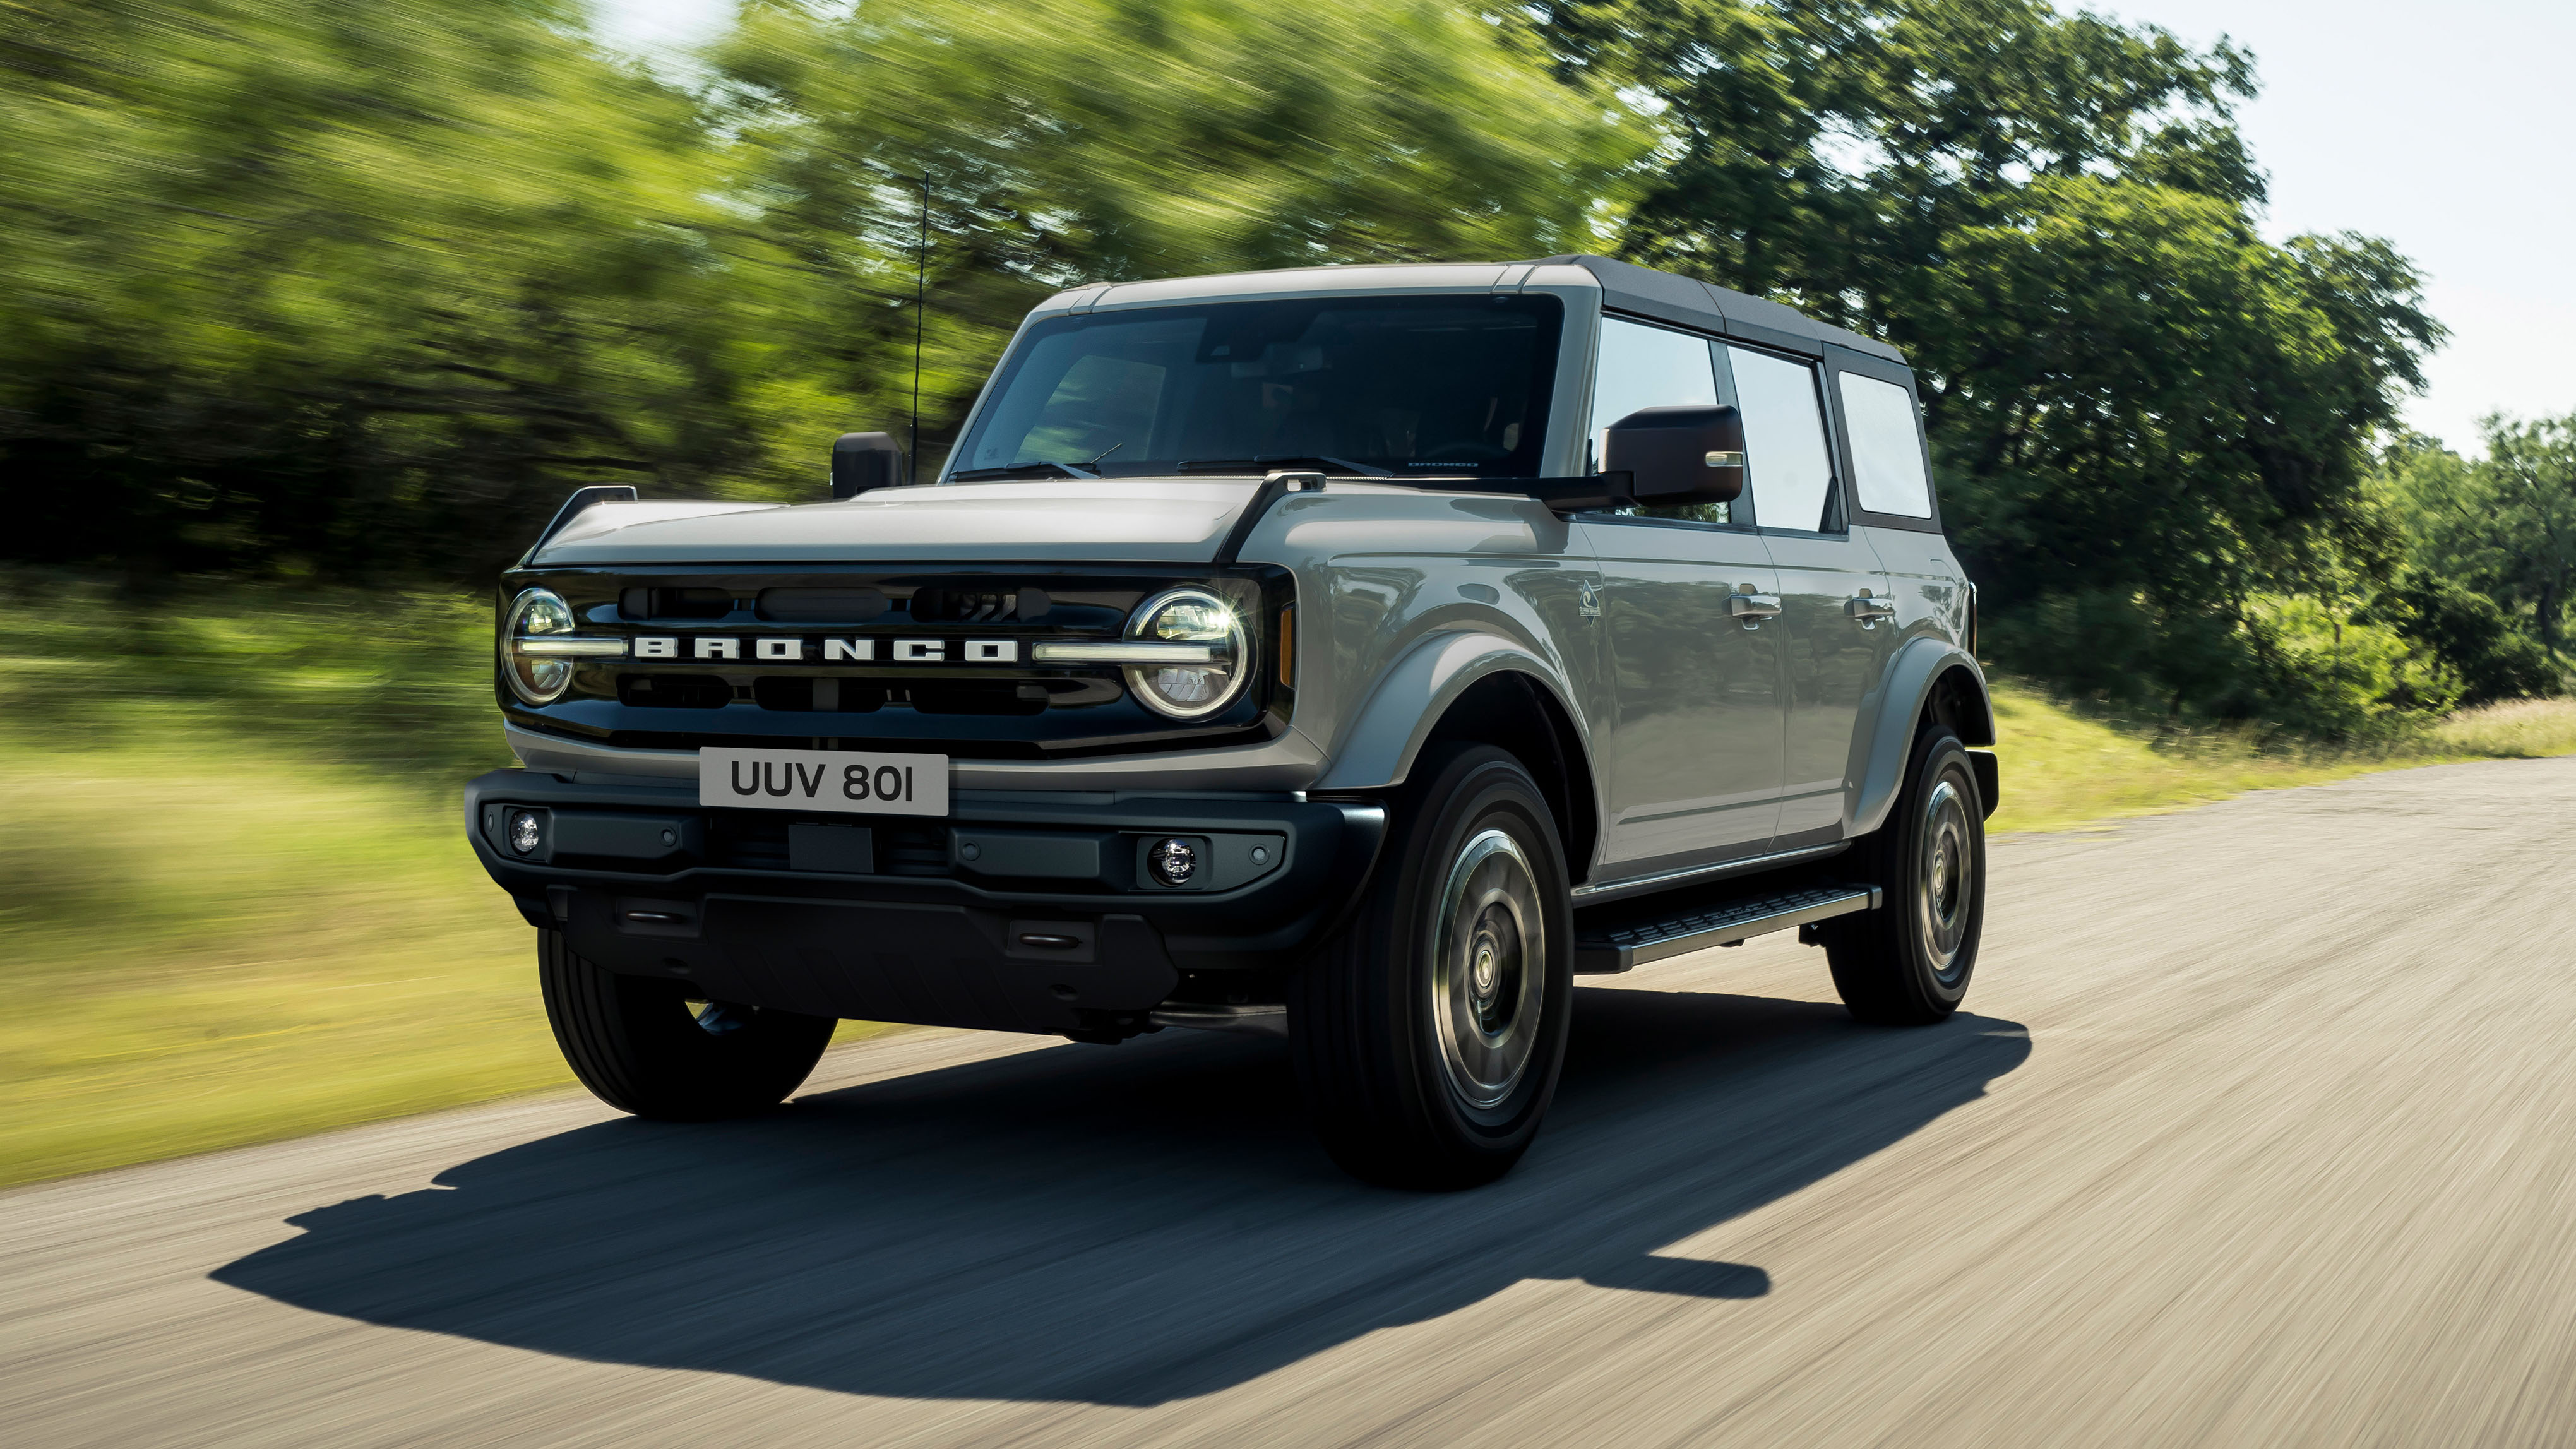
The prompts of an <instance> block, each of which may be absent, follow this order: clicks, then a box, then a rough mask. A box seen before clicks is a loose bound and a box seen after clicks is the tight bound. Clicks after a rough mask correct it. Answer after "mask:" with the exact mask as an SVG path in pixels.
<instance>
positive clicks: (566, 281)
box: [0, 0, 1643, 578]
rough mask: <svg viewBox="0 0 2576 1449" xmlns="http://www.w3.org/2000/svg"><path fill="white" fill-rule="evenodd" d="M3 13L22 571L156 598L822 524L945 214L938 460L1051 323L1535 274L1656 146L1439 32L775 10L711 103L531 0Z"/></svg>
mask: <svg viewBox="0 0 2576 1449" xmlns="http://www.w3.org/2000/svg"><path fill="white" fill-rule="evenodd" d="M5 13H6V15H7V27H6V34H7V38H6V39H5V40H4V41H0V134H6V135H7V136H9V138H10V145H9V146H8V147H7V148H6V149H5V152H0V254H5V255H6V256H7V257H8V258H9V261H8V276H7V286H6V289H5V292H0V450H5V452H0V466H5V470H6V480H7V481H6V483H5V484H0V487H5V490H6V491H5V504H6V506H7V507H8V508H9V509H10V511H11V513H12V515H13V520H14V521H15V522H16V523H17V524H18V528H17V529H16V530H15V531H14V532H13V536H12V540H11V543H10V545H9V552H11V553H12V554H15V555H17V556H19V557H22V558H32V559H38V560H47V561H114V562H117V563H119V564H122V565H124V566H126V567H127V568H129V569H130V570H132V571H133V572H134V573H135V574H136V575H137V576H138V577H144V578H149V577H152V576H156V575H159V574H163V573H166V572H170V571H196V570H202V569H208V568H219V567H236V568H241V567H249V568H260V569H268V570H277V569H289V570H292V569H297V568H309V569H321V570H324V571H327V572H331V573H335V574H339V575H343V576H367V577H387V576H394V577H403V576H419V575H424V574H426V575H435V576H441V577H448V578H456V577H471V576H474V575H477V574H481V573H488V571H490V570H491V569H493V568H494V567H496V566H497V565H499V564H501V563H504V562H506V561H507V559H508V558H509V556H510V555H511V554H512V553H513V552H515V548H514V545H516V544H519V543H521V542H523V541H524V540H525V539H526V538H527V537H528V536H529V535H530V534H531V533H532V532H533V531H534V530H535V528H536V527H537V526H538V525H539V524H540V523H542V521H543V520H544V518H545V516H546V515H547V513H548V512H549V511H550V510H551V509H552V507H553V506H554V505H555V504H557V503H558V502H559V501H560V500H561V497H562V495H563V493H564V492H565V491H566V490H567V489H568V488H570V487H573V486H577V485H580V484H584V483H594V482H634V483H637V484H640V485H643V486H645V487H647V488H648V489H649V490H650V491H653V492H656V493H664V494H667V493H672V492H680V493H710V492H714V493H725V492H748V493H753V494H767V495H778V494H782V493H783V494H787V495H790V496H792V495H794V494H796V493H799V492H804V491H807V490H814V491H819V489H820V479H821V476H822V472H823V464H824V460H825V457H826V450H827V449H828V447H829V445H830V440H831V438H832V437H833V436H834V435H836V434H838V433H840V432H842V431H844V430H846V429H851V428H862V427H876V426H885V425H888V424H891V423H893V422H894V421H895V420H896V419H897V418H898V417H899V416H901V415H902V413H903V412H904V411H906V410H907V409H908V408H909V406H910V382H911V377H910V370H911V359H912V343H913V330H914V323H915V317H914V312H913V309H912V307H911V306H910V305H909V304H910V302H911V300H912V296H913V292H914V283H915V277H914V269H915V262H916V256H915V251H916V243H917V236H916V233H915V227H916V224H917V216H918V213H919V208H920V204H921V191H920V182H921V181H922V180H923V179H926V180H927V182H928V185H929V192H930V217H929V221H930V230H931V233H932V235H931V246H930V257H929V272H930V274H931V275H930V277H929V281H930V282H931V284H932V285H931V287H930V292H931V294H932V297H933V305H932V306H931V307H930V308H928V309H926V310H927V311H928V313H929V314H930V315H929V317H928V318H927V319H926V321H927V323H928V325H927V326H926V327H925V329H924V330H925V333H926V336H925V338H924V342H925V344H926V350H927V361H928V364H929V366H928V368H927V371H926V375H925V377H924V379H923V382H924V393H925V395H924V398H923V403H924V406H925V408H926V410H927V411H928V412H929V413H930V415H931V417H930V421H931V423H932V427H933V430H934V432H937V431H939V430H941V429H944V427H945V426H946V425H947V424H948V423H949V422H950V421H952V420H953V418H954V417H955V415H956V414H957V413H958V412H960V411H962V409H963V406H964V404H965V403H966V401H968V400H969V399H971V397H972V395H973V392H974V389H975V387H976V385H977V383H978V382H979V381H980V379H981V375H982V372H983V371H984V369H985V367H986V366H987V365H988V364H989V363H990V361H991V360H992V358H993V357H994V356H995V355H996V354H997V353H998V351H999V349H1000V346H1001V344H1002V343H1003V342H1004V341H1005V340H1007V338H1008V337H1009V335H1010V332H1011V329H1012V328H1013V327H1014V326H1015V325H1016V323H1017V320H1018V317H1019V314H1020V313H1021V312H1022V311H1024V310H1025V309H1026V308H1027V306H1029V305H1030V304H1031V303H1032V302H1034V301H1035V300H1037V299H1038V298H1040V297H1042V296H1044V295H1045V294H1046V293H1047V292H1048V291H1050V290H1052V289H1054V288H1056V287H1058V286H1060V285H1063V284H1067V283H1070V282H1073V281H1076V280H1081V279H1086V278H1094V277H1132V276H1138V275H1145V274H1150V273H1156V272H1162V273H1169V272H1190V271H1205V270H1211V269H1221V268H1226V267H1236V268H1241V267H1263V266H1283V265H1295V264H1300V263H1315V262H1334V261H1363V260H1385V259H1392V258H1415V257H1427V256H1445V255H1473V254H1484V255H1505V254H1512V253H1520V252H1532V251H1539V252H1544V251H1548V250H1552V249H1556V248H1559V247H1562V246H1567V245H1572V244H1574V243H1575V242H1576V241H1578V240H1580V239H1582V238H1584V237H1587V236H1588V235H1589V232H1588V231H1587V230H1586V228H1587V227H1588V225H1589V221H1590V218H1591V215H1592V212H1591V208H1592V206H1593V204H1594V199H1595V198H1596V197H1598V196H1599V195H1600V194H1601V193H1602V191H1603V188H1604V187H1605V186H1606V185H1607V183H1608V182H1609V180H1610V178H1611V175H1612V173H1613V172H1614V171H1615V170H1616V169H1617V168H1618V166H1619V165H1620V163H1622V162H1623V161H1624V160H1625V159H1626V157H1627V156H1628V154H1630V152H1631V151H1633V150H1634V149H1635V147H1637V146H1639V145H1642V144H1643V136H1642V132H1641V131H1639V130H1638V128H1637V127H1635V126H1634V125H1629V126H1627V127H1626V128H1625V129H1623V128H1622V124H1621V121H1622V118H1621V117H1620V116H1619V115H1618V114H1617V113H1616V112H1615V109H1613V108H1605V107H1604V106H1603V105H1602V104H1601V103H1600V102H1598V101H1597V100H1593V99H1588V98H1586V97H1584V96H1582V95H1581V94H1579V93H1577V92H1575V91H1572V90H1569V89H1568V88H1566V87H1564V86H1561V85H1557V84H1555V83H1553V82H1551V81H1550V80H1549V79H1548V77H1547V76H1545V75H1544V74H1543V73H1541V72H1540V71H1539V70H1538V69H1537V68H1536V67H1534V66H1531V65H1528V64H1525V63H1522V62H1520V61H1518V60H1517V59H1515V57H1514V56H1513V55H1512V54H1511V53H1510V52H1509V51H1508V50H1507V49H1505V48H1504V47H1503V46H1501V45H1499V44H1498V43H1497V42H1496V39H1495V36H1494V33H1493V31H1492V29H1491V27H1488V26H1486V25H1484V24H1483V23H1482V22H1479V21H1477V20H1475V19H1474V18H1472V17H1471V16H1469V15H1467V14H1465V13H1464V12H1461V11H1458V10H1456V9H1454V8H1451V7H1449V6H1447V5H1445V4H1439V3H1431V0H1416V3H1408V4H1395V5H1380V4H1375V3H1368V4H1363V3H1359V0H1329V3H1318V4H1310V5H1306V6H1302V7H1297V8H1296V9H1294V10H1290V11H1283V10H1280V9H1278V8H1277V7H1264V6H1256V5H1251V4H1242V3H1229V0H1162V3H1145V4H1122V5H1111V4H1085V3H1064V0H1057V3H1047V4H1038V5H1031V6H1027V7H1012V8H1007V9H1005V8H998V7H987V6H982V5H974V4H922V5H914V6H910V7H886V8H885V9H884V13H883V17H882V18H880V13H879V7H876V6H869V7H866V8H865V10H864V11H863V13H862V14H860V15H859V16H858V17H856V18H852V17H851V16H849V15H848V14H847V13H845V12H836V13H835V15H832V16H827V14H826V13H825V12H823V11H819V10H817V11H808V10H804V9H798V8H792V7H785V6H770V7H755V8H754V9H753V10H751V11H750V12H749V13H748V14H747V15H746V17H745V20H744V23H743V25H742V27H741V29H740V32H739V33H738V34H737V35H735V36H734V37H733V38H732V39H731V40H730V41H729V42H728V43H727V45H726V47H725V48H724V50H723V52H722V54H721V56H720V57H719V62H720V68H719V72H718V74H719V83H718V84H716V85H714V86H713V87H712V88H711V91H710V93H709V94H708V95H707V96H705V97H702V98H701V97H692V96H689V95H686V94H682V93H681V92H679V91H677V90H675V89H673V88H672V87H670V86H669V85H667V84H665V83H663V82H661V81H658V80H656V79H654V78H653V77H652V76H650V75H648V74H646V73H644V72H643V71H641V70H640V69H637V68H634V67H631V66H628V65H625V64H623V63H620V62H618V61H616V60H614V59H613V58H610V57H608V56H606V55H604V54H602V53H601V52H599V51H597V50H596V49H594V48H593V47H592V46H591V45H590V44H589V43H588V42H587V41H585V40H584V39H583V37H582V35H581V33H580V30H579V20H580V17H579V14H578V12H577V11H575V10H573V9H571V8H569V6H568V5H557V4H551V3H544V0H513V3H498V0H384V3H377V4H371V5H366V6H359V7H351V6H344V5H337V4H331V3H325V0H6V11H5ZM1109 78H1114V80H1115V82H1116V83H1104V80H1105V79H1109ZM1503 116H1508V117H1510V118H1511V120H1510V124H1508V125H1499V126H1498V125H1494V124H1491V123H1492V122H1493V121H1494V119H1495V118H1497V117H1503Z"/></svg>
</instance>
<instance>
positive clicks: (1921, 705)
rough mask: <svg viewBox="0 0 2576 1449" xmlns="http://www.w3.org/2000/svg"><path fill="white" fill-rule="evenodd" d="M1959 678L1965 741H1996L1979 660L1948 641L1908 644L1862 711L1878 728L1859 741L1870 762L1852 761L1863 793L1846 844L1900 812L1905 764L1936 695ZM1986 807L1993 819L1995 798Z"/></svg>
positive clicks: (1959, 723)
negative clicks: (1898, 803)
mask: <svg viewBox="0 0 2576 1449" xmlns="http://www.w3.org/2000/svg"><path fill="white" fill-rule="evenodd" d="M1953 676H1964V678H1962V679H1961V680H1960V683H1959V688H1960V698H1959V700H1958V704H1959V706H1960V707H1961V713H1960V717H1959V718H1958V719H1957V720H1956V722H1955V727H1956V728H1957V729H1958V731H1959V739H1960V742H1961V743H1962V744H1970V745H1992V744H1993V743H1994V742H1995V709H1994V703H1993V701H1992V699H1991V697H1990V696H1989V695H1988V693H1987V691H1986V674H1985V671H1984V670H1982V669H1979V668H1978V667H1977V661H1976V660H1975V659H1974V658H1973V657H1971V656H1970V655H1969V654H1968V653H1967V652H1966V651H1965V650H1963V649H1961V648H1959V647H1958V646H1957V645H1955V644H1952V643H1950V642H1949V641H1948V640H1945V639H1936V638H1932V637H1929V636H1925V637H1921V638H1917V639H1915V640H1913V641H1912V642H1910V643H1908V644H1906V645H1905V646H1904V647H1903V648H1901V649H1899V650H1897V652H1896V657H1895V658H1894V659H1892V660H1889V661H1888V666H1887V673H1886V674H1885V676H1883V677H1884V678H1885V680H1886V681H1887V682H1886V683H1885V684H1884V685H1883V686H1881V687H1880V689H1879V691H1878V693H1877V695H1876V696H1875V697H1874V698H1872V699H1871V700H1868V701H1865V702H1864V703H1863V705H1862V707H1861V709H1862V714H1863V715H1864V716H1865V717H1867V718H1868V719H1869V720H1870V721H1871V723H1872V726H1873V727H1872V728H1871V729H1869V730H1868V731H1866V732H1865V733H1863V734H1861V735H1859V736H1858V737H1857V739H1856V741H1855V743H1856V744H1858V743H1859V742H1861V741H1865V742H1866V744H1865V746H1864V747H1865V748H1866V749H1867V750H1868V757H1867V758H1866V759H1855V760H1854V761H1853V762H1852V768H1853V770H1854V775H1855V778H1857V779H1858V780H1859V781H1860V789H1859V790H1857V791H1855V792H1854V793H1853V795H1852V804H1851V817H1850V818H1849V819H1848V820H1846V821H1845V822H1844V823H1843V835H1844V838H1845V839H1855V838H1858V837H1860V836H1863V835H1866V834H1868V833H1869V832H1871V831H1873V830H1876V829H1877V828H1878V827H1879V826H1880V825H1881V824H1883V823H1885V822H1886V820H1887V812H1888V811H1889V810H1891V809H1893V808H1894V807H1895V804H1896V796H1897V792H1898V791H1900V790H1902V789H1903V788H1904V787H1905V764H1906V761H1907V760H1908V759H1910V758H1912V756H1913V753H1914V734H1915V731H1916V729H1918V728H1919V727H1920V726H1921V725H1922V723H1923V720H1924V717H1925V712H1926V710H1927V709H1928V708H1929V707H1930V706H1931V704H1932V701H1933V694H1934V692H1935V691H1936V690H1938V689H1940V688H1941V687H1942V682H1943V681H1944V680H1946V679H1950V678H1952V677H1953ZM1984 773H1985V772H1983V771H1980V774H1981V775H1982V774H1984ZM1989 793H1991V791H1990V792H1989ZM1985 803H1986V808H1987V812H1988V813H1989V814H1991V813H1992V812H1993V808H1994V802H1993V801H1992V800H1991V799H1989V800H1988V801H1986V802H1985Z"/></svg>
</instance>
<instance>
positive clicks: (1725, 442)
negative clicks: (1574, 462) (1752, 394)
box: [1601, 405, 1744, 504]
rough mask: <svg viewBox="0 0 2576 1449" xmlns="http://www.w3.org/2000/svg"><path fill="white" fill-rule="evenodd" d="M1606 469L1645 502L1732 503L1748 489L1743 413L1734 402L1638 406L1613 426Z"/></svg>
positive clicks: (1605, 449)
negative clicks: (1627, 478)
mask: <svg viewBox="0 0 2576 1449" xmlns="http://www.w3.org/2000/svg"><path fill="white" fill-rule="evenodd" d="M1602 452H1603V453H1604V454H1606V455H1607V456H1605V457H1603V458H1602V460H1601V469H1602V471H1603V472H1605V473H1629V474H1633V475H1634V481H1633V482H1632V483H1631V484H1630V485H1629V489H1628V491H1629V493H1630V494H1631V495H1632V496H1634V497H1635V498H1636V500H1637V501H1638V502H1639V503H1643V504H1675V503H1728V502H1732V501H1734V499H1735V498H1736V497H1737V495H1739V494H1741V493H1743V491H1744V415H1743V414H1742V413H1739V412H1737V411H1736V410H1735V409H1734V408H1733V407H1732V406H1728V405H1720V406H1717V407H1678V408H1639V409H1637V410H1636V411H1635V412H1633V413H1630V414H1628V415H1627V416H1626V417H1624V418H1621V419H1620V420H1619V421H1617V422H1615V423H1612V424H1611V425H1610V432H1609V437H1608V438H1607V440H1606V441H1605V442H1604V444H1603V447H1602Z"/></svg>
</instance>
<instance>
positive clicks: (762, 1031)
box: [537, 931, 840, 1122]
mask: <svg viewBox="0 0 2576 1449" xmlns="http://www.w3.org/2000/svg"><path fill="white" fill-rule="evenodd" d="M537 979H538V981H539V983H540V984H541V985H542V986H543V987H544V988H545V998H546V1020H547V1021H548V1022H549V1023H551V1024H552V1025H553V1027H554V1029H555V1044H556V1045H557V1046H559V1047H561V1048H563V1054H564V1061H565V1063H566V1064H568V1065H569V1066H571V1068H572V1071H573V1075H574V1076H576V1077H579V1078H581V1084H582V1085H583V1086H585V1087H588V1088H590V1090H591V1095H593V1096H595V1097H597V1098H599V1100H601V1101H603V1102H606V1103H607V1104H608V1105H610V1106H612V1107H615V1108H616V1109H617V1110H619V1111H621V1112H632V1113H634V1114H635V1115H636V1116H638V1117H658V1118H662V1119H664V1120H667V1121H676V1122H697V1121H706V1120H708V1119H711V1118H716V1117H739V1116H741V1115H743V1114H744V1113H746V1112H757V1111H759V1110H760V1109H761V1108H763V1107H775V1106H777V1105H778V1104H779V1103H780V1102H782V1101H784V1100H786V1097H787V1094H788V1093H790V1092H793V1091H795V1090H796V1089H797V1087H799V1086H801V1085H802V1084H803V1083H804V1081H805V1076H806V1074H807V1073H809V1072H811V1071H813V1070H814V1063H815V1062H817V1061H819V1060H821V1059H822V1056H823V1048H824V1047H826V1046H828V1045H830V1043H831V1040H832V1029H833V1028H834V1027H836V1026H838V1025H840V1023H839V1022H837V1021H834V1020H833V1019H832V1018H830V1017H828V1016H800V1015H797V1014H796V1013H795V1012H792V1011H768V1010H763V1009H762V1008H760V1007H756V1006H742V1005H737V1004H735V1003H732V1002H724V1001H697V1000H692V999H691V995H692V993H691V990H690V988H689V987H688V986H686V985H684V984H682V983H680V982H677V981H662V980H657V979H655V978H653V977H649V976H624V975H620V974H618V973H617V972H614V971H611V970H609V969H608V968H607V967H605V966H601V965H599V964H597V963H595V962H593V961H590V960H588V959H586V958H584V957H581V956H577V955H575V954H573V951H572V948H571V947H570V946H568V945H566V944H565V943H564V938H563V933H562V932H560V931H539V932H538V933H537Z"/></svg>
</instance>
